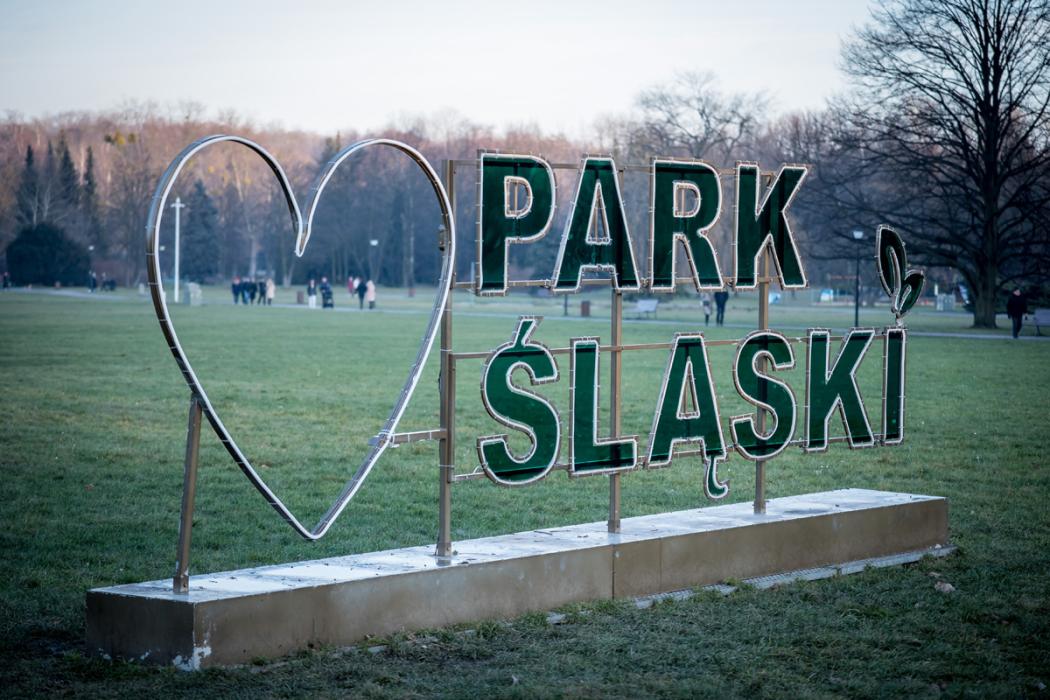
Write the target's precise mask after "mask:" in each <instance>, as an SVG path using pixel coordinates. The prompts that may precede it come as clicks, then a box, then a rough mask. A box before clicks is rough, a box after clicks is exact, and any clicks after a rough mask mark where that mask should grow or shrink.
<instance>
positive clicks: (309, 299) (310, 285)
mask: <svg viewBox="0 0 1050 700" xmlns="http://www.w3.org/2000/svg"><path fill="white" fill-rule="evenodd" d="M306 305H307V307H309V308H311V309H316V308H317V282H316V281H314V278H313V277H311V278H310V281H309V282H307V283H306Z"/></svg>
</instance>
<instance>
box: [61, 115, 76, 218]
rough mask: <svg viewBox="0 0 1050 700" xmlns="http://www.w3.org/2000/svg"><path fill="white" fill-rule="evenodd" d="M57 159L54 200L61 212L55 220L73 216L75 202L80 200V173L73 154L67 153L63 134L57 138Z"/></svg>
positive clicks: (67, 145)
mask: <svg viewBox="0 0 1050 700" xmlns="http://www.w3.org/2000/svg"><path fill="white" fill-rule="evenodd" d="M58 159H59V160H58V173H57V176H56V179H57V183H56V184H57V188H56V195H57V196H56V202H57V204H58V208H59V209H60V210H61V212H59V214H58V216H57V217H56V220H57V219H61V218H65V217H73V216H75V214H76V212H77V204H79V202H80V175H79V174H78V173H77V166H76V165H74V163H73V156H72V155H70V153H69V144H68V143H66V137H65V135H62V136H61V137H60V138H59V140H58Z"/></svg>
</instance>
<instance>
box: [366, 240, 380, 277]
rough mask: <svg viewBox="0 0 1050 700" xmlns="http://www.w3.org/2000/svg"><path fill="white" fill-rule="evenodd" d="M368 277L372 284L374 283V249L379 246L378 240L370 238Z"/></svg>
mask: <svg viewBox="0 0 1050 700" xmlns="http://www.w3.org/2000/svg"><path fill="white" fill-rule="evenodd" d="M368 245H369V249H368V253H369V255H368V277H369V279H371V280H372V281H373V282H375V281H376V255H375V253H376V247H377V246H378V245H379V239H377V238H372V239H369V241H368Z"/></svg>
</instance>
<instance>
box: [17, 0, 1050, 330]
mask: <svg viewBox="0 0 1050 700" xmlns="http://www.w3.org/2000/svg"><path fill="white" fill-rule="evenodd" d="M1048 46H1050V3H1048V1H1047V0H957V1H955V2H951V3H945V2H941V1H939V0H890V1H889V2H886V3H884V4H882V5H880V6H879V7H877V8H876V9H875V10H874V11H873V13H872V17H871V19H870V21H869V22H868V23H867V25H865V26H864V27H862V28H861V29H859V30H857V31H856V32H854V34H853V35H852V36H851V37H850V38H849V39H848V40H847V41H846V42H845V44H844V48H843V56H842V64H843V69H844V71H845V73H846V75H847V76H848V77H849V78H850V80H851V82H852V86H851V87H850V89H848V90H846V91H845V92H844V93H843V94H840V95H838V96H837V97H835V98H834V99H833V100H831V101H830V102H829V103H828V105H827V106H826V108H824V109H822V110H816V111H810V112H801V113H794V114H787V115H781V116H772V110H771V106H770V102H769V100H768V99H767V98H766V97H765V96H764V95H762V94H741V93H735V92H732V91H724V90H722V89H720V88H719V86H718V83H717V81H716V79H715V78H714V76H712V75H710V74H703V73H684V74H681V75H678V76H676V77H675V78H673V79H671V80H669V81H668V82H665V83H660V84H654V85H652V86H651V87H650V88H648V89H646V90H644V91H643V92H642V93H640V94H639V95H638V96H637V99H636V103H635V109H634V110H633V111H632V112H631V113H629V114H624V115H613V116H608V117H604V118H601V119H600V120H598V121H597V122H595V124H594V129H593V133H592V135H591V136H590V137H586V138H576V139H570V138H567V137H565V136H562V135H557V134H544V133H543V132H542V131H541V130H540V129H538V128H534V127H517V128H510V129H503V130H496V129H494V128H492V127H489V126H485V125H481V124H477V123H474V122H472V121H470V120H469V119H467V118H465V117H463V116H461V115H458V114H455V113H439V114H431V115H426V116H418V117H410V118H403V119H402V120H401V121H400V122H398V123H395V124H391V125H390V126H388V127H387V128H385V129H382V130H379V131H378V132H377V133H368V134H365V133H359V132H355V131H352V130H348V131H346V132H344V133H340V134H334V135H328V136H323V135H318V134H311V133H305V132H300V131H289V130H283V129H277V128H260V127H258V126H256V125H253V124H251V123H250V122H247V121H244V120H243V119H240V118H238V117H237V116H236V115H233V114H229V113H227V114H222V115H219V117H217V118H211V119H209V118H206V117H205V112H204V109H203V108H201V107H200V106H197V105H179V106H177V107H175V108H167V109H162V108H159V107H156V106H154V105H130V106H128V107H125V108H124V109H121V110H117V111H113V112H107V113H67V114H62V115H58V116H54V117H49V118H46V119H33V120H27V119H22V118H19V117H18V116H17V115H9V116H8V117H7V118H6V119H4V120H3V121H2V122H0V249H2V250H5V251H6V253H7V256H6V264H7V266H8V268H13V267H15V266H14V265H13V264H12V263H13V262H14V260H13V259H12V255H14V258H15V259H16V260H17V259H18V255H19V245H17V243H18V239H19V238H20V237H21V238H23V239H24V238H25V237H27V236H28V235H29V232H33V231H37V232H39V230H40V229H41V227H44V226H46V227H48V236H47V237H45V238H46V239H47V241H49V242H48V243H46V245H51V246H54V245H58V244H56V243H55V241H56V240H61V241H62V243H61V244H62V245H64V246H66V248H68V250H67V252H68V255H67V256H66V257H69V258H76V257H77V256H78V255H79V256H82V257H83V258H86V259H87V262H86V263H85V264H86V265H90V266H91V268H92V269H102V270H103V271H105V272H107V273H108V274H109V275H110V276H111V277H113V278H115V279H118V280H119V281H120V282H121V283H122V284H135V283H136V282H138V281H140V280H141V279H142V278H143V275H144V264H145V232H144V223H145V216H146V211H147V208H148V206H149V202H150V198H151V196H152V192H153V188H154V186H155V183H156V181H157V179H158V177H159V175H160V172H161V170H162V169H163V168H164V167H165V166H166V165H167V163H168V162H169V161H170V160H171V159H172V158H173V157H174V156H175V155H176V154H177V153H178V151H179V150H180V149H181V148H182V147H183V146H185V145H186V144H188V143H190V142H191V141H193V140H194V139H196V138H199V137H201V136H203V135H206V134H210V133H216V132H227V133H237V134H240V135H243V136H247V137H248V138H252V139H254V140H256V141H258V142H259V143H261V144H263V145H264V147H266V148H267V149H268V150H270V151H271V153H273V154H274V155H275V156H276V157H277V158H278V159H279V160H280V161H281V164H282V166H283V167H284V168H285V170H286V172H287V174H288V176H289V178H290V180H291V182H292V184H293V186H294V187H295V190H296V192H297V194H299V195H300V196H302V194H304V193H305V192H306V191H307V190H308V188H309V186H310V184H311V182H312V180H313V178H314V176H315V175H316V174H317V172H318V171H319V170H320V168H321V167H323V165H324V163H325V162H327V160H328V159H329V158H330V157H331V155H332V154H334V153H335V152H337V151H338V149H339V148H341V147H342V146H345V145H347V144H349V143H351V142H353V141H355V140H357V139H359V138H362V137H365V136H387V137H391V138H397V139H400V140H402V141H405V142H407V143H409V144H411V145H413V146H414V147H416V148H418V149H419V150H420V151H421V152H423V154H424V155H425V156H426V157H427V158H428V159H429V160H430V161H431V163H433V164H434V165H435V167H440V165H441V163H442V162H443V161H445V160H446V159H453V160H458V161H472V160H473V159H475V158H476V155H477V151H478V149H479V148H486V149H491V150H497V151H505V152H518V153H536V154H541V155H543V156H544V157H546V158H547V159H548V160H549V161H550V162H553V163H574V162H577V161H578V160H579V158H580V156H581V155H582V154H584V153H603V154H608V155H612V156H613V157H615V158H616V160H617V163H618V164H621V165H623V164H639V165H647V164H648V162H649V160H650V159H651V158H652V157H653V156H680V157H695V158H703V159H705V160H707V161H708V162H711V163H712V164H714V165H716V166H719V167H727V168H728V167H732V165H733V164H734V162H735V161H737V160H757V161H759V162H760V163H761V164H762V165H763V167H764V168H771V169H772V168H775V167H776V166H778V165H779V164H781V163H785V162H790V163H806V164H811V165H812V169H811V172H810V176H809V177H808V179H807V181H806V183H805V184H804V185H803V187H802V190H801V191H800V195H799V197H798V198H797V200H796V202H795V203H794V204H793V205H792V210H791V211H792V214H793V215H794V220H795V222H796V227H795V231H796V234H797V235H798V238H799V243H800V246H801V251H802V254H803V256H804V259H805V260H806V261H807V264H808V267H809V270H810V279H811V280H813V281H814V284H822V285H823V284H830V285H831V286H834V284H835V283H834V279H835V278H836V276H838V277H844V276H845V275H844V274H839V273H846V274H848V270H849V269H850V268H851V267H852V265H851V264H850V263H849V261H853V260H854V259H855V258H856V257H857V256H858V255H861V254H863V255H864V257H865V258H866V259H868V258H870V257H871V254H872V253H873V247H874V241H873V232H874V230H875V227H876V226H877V225H878V224H880V223H890V224H892V225H894V226H895V227H896V228H897V229H898V230H900V232H901V233H902V235H903V237H904V239H905V241H906V242H907V243H908V245H909V259H913V260H914V261H915V262H918V263H919V264H925V265H927V266H930V267H931V268H932V269H930V270H929V272H930V274H929V275H928V277H929V278H930V279H933V280H937V281H939V282H940V283H941V285H942V287H944V288H945V290H947V289H950V288H952V287H953V286H954V285H955V283H957V282H958V283H961V284H963V285H965V287H966V288H967V291H968V293H969V296H970V297H971V298H972V301H973V313H974V324H975V325H978V326H991V325H994V323H995V312H996V309H997V308H998V307H999V306H1001V305H1002V302H1003V298H1004V295H1005V292H1006V291H1008V290H1009V289H1011V288H1013V287H1015V286H1022V287H1024V288H1025V289H1026V290H1027V291H1029V292H1030V293H1031V294H1034V295H1036V296H1039V295H1041V294H1042V289H1043V285H1045V284H1046V282H1047V281H1048V277H1050V111H1048V106H1050V50H1048V49H1047V47H1048ZM475 179H476V173H475V172H474V170H473V168H472V167H470V166H469V164H465V165H464V167H460V168H458V169H457V172H456V182H457V185H456V192H457V201H458V205H457V212H456V217H457V228H458V235H459V239H458V241H457V242H458V244H459V245H460V251H461V254H460V256H459V259H458V260H457V274H458V275H459V277H460V278H461V279H463V278H465V277H466V276H469V274H470V262H471V260H470V259H471V257H472V256H471V255H470V254H469V252H464V251H472V250H473V238H474V230H473V223H474V220H475V212H474V209H473V207H474V187H475V185H476V182H475ZM574 183H575V172H573V171H572V170H559V171H558V172H557V205H556V206H557V209H556V224H555V228H554V231H553V232H552V233H551V234H550V235H548V236H547V238H546V239H545V240H543V241H541V242H540V243H538V244H536V245H534V246H530V247H529V250H530V257H529V258H528V259H517V258H512V261H511V262H512V274H516V275H533V276H546V275H548V274H549V268H550V266H552V265H553V260H554V252H555V251H556V248H557V244H558V243H557V238H558V234H559V233H560V230H561V229H560V225H561V224H562V223H563V221H564V217H565V215H566V214H567V212H568V209H569V203H570V200H571V197H572V194H573V189H574ZM730 183H731V179H730V178H725V180H724V182H723V190H724V198H725V202H726V206H731V205H732V197H733V196H734V193H733V192H732V187H731V184H730ZM623 194H624V198H625V200H626V209H627V211H628V214H629V216H630V217H631V220H630V224H631V231H632V235H633V236H634V237H635V238H636V240H635V245H636V250H639V251H644V250H645V249H646V248H645V245H646V244H645V233H646V230H647V226H648V222H647V208H648V181H647V176H646V175H645V173H644V172H635V171H629V172H627V173H626V174H625V176H624V187H623ZM176 196H178V197H179V198H180V199H181V202H182V203H183V204H185V205H186V208H185V209H184V210H183V216H182V220H181V223H182V229H181V233H182V246H181V251H182V270H181V272H182V274H183V276H185V277H187V278H190V279H198V280H201V281H218V280H223V279H229V278H232V277H233V276H235V275H240V276H248V277H257V276H273V277H274V278H275V280H277V282H278V283H279V284H285V285H287V284H293V283H299V282H301V281H303V280H304V279H306V278H307V277H308V276H320V275H327V276H329V277H330V278H332V279H334V280H343V279H345V278H346V276H348V275H360V276H364V277H367V278H371V279H374V280H375V281H376V282H377V283H379V284H384V285H403V286H409V285H411V284H414V283H419V284H427V283H433V282H434V280H435V277H436V274H437V270H438V267H439V265H438V261H439V257H438V256H439V254H438V250H437V246H436V241H437V237H438V232H437V224H438V220H439V217H438V208H437V203H436V202H435V201H434V197H433V194H432V192H430V190H429V187H428V185H427V183H426V181H425V179H424V178H423V177H422V175H421V174H420V173H419V172H418V171H417V170H416V169H415V166H414V165H412V164H411V163H410V162H409V161H408V159H407V158H405V157H403V156H401V155H399V154H396V153H393V152H388V151H383V150H378V151H374V152H366V153H364V154H361V156H360V158H357V159H356V160H354V161H352V162H350V163H347V164H344V166H343V167H342V168H341V169H340V170H339V171H338V172H337V174H336V176H335V178H334V179H333V181H332V183H331V184H330V186H329V189H328V190H327V191H326V194H325V199H324V200H323V201H322V203H321V205H320V208H319V211H318V215H317V218H316V220H315V232H314V234H313V236H312V237H311V241H310V245H309V248H308V249H307V251H306V253H305V255H304V256H303V257H302V258H297V257H296V256H295V255H294V253H293V252H292V251H293V244H294V232H293V231H292V230H291V226H290V224H289V221H288V217H287V213H286V209H285V208H284V206H285V205H284V202H283V198H282V196H281V194H280V192H279V191H278V189H277V187H276V184H275V182H274V180H273V177H272V175H271V174H269V173H268V171H267V170H266V168H265V166H263V165H262V163H261V162H259V161H258V159H255V158H254V157H253V156H251V154H249V153H248V152H247V151H246V150H245V149H243V148H238V147H236V146H232V145H230V146H220V147H217V148H215V149H209V150H208V151H205V152H204V153H202V154H200V155H199V156H197V157H195V158H194V160H193V161H191V163H190V164H189V166H188V168H187V169H186V170H185V171H184V172H183V174H182V175H181V176H180V179H179V182H178V183H177V184H176V189H175V191H173V192H172V197H171V200H170V201H169V203H173V201H174V198H175V197H176ZM173 219H174V217H173V216H172V212H170V211H169V212H166V213H165V215H164V221H163V231H164V232H163V239H162V244H164V243H166V244H167V246H170V245H172V243H173V241H172V238H171V237H172V230H171V229H172V226H173ZM731 220H732V217H728V216H727V217H723V222H722V223H721V224H720V226H719V228H717V229H716V230H715V231H713V232H712V233H711V237H712V240H713V241H714V242H715V244H716V247H717V248H718V250H719V253H720V257H721V258H722V260H723V261H724V262H723V265H728V261H730V260H731V257H730V255H731V252H732V249H731V243H732V240H731V238H732V223H731ZM854 230H861V231H864V232H866V234H867V235H866V238H865V240H864V241H862V242H861V244H858V243H857V241H856V240H855V239H854V238H853V235H852V232H853V231H854ZM56 231H57V234H56ZM38 237H39V236H38ZM41 240H43V239H41ZM862 246H867V247H866V248H864V247H862ZM167 250H168V252H169V253H170V248H168V249H167ZM54 257H62V256H54ZM170 257H171V256H170V255H169V256H164V255H163V254H162V260H163V262H164V263H165V264H168V265H169V266H170V262H169V258H170ZM548 258H549V260H548ZM864 268H865V270H866V272H865V275H866V279H865V286H867V287H868V288H870V289H877V285H876V284H875V283H874V278H873V276H872V272H871V270H872V269H873V266H871V265H865V266H864ZM71 269H74V271H75V272H76V274H82V272H83V270H82V268H77V267H76V266H75V265H73V266H72V268H71ZM165 269H166V270H167V272H166V274H170V273H171V270H170V267H168V268H165ZM12 272H15V270H13V269H12ZM48 274H51V275H54V274H56V273H55V272H54V270H51V271H49V272H48ZM55 279H58V278H57V277H55ZM41 281H43V280H41ZM842 286H846V285H842Z"/></svg>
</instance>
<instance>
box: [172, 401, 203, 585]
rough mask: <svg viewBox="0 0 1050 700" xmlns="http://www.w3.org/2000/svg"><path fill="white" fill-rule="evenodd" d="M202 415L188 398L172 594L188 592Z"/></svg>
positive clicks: (197, 406) (200, 407) (197, 402)
mask: <svg viewBox="0 0 1050 700" xmlns="http://www.w3.org/2000/svg"><path fill="white" fill-rule="evenodd" d="M203 413H204V411H203V408H202V406H201V402H200V400H199V399H198V398H197V397H196V396H192V397H191V398H190V415H189V420H188V421H187V426H186V463H185V469H184V471H183V476H182V512H181V514H180V516H179V546H178V550H177V551H176V553H175V576H174V578H173V579H172V590H174V591H175V593H186V592H187V591H188V590H189V589H190V541H191V540H192V538H193V505H194V502H195V501H196V498H197V466H198V464H199V463H200V459H199V458H200V446H201V416H202V415H203Z"/></svg>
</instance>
